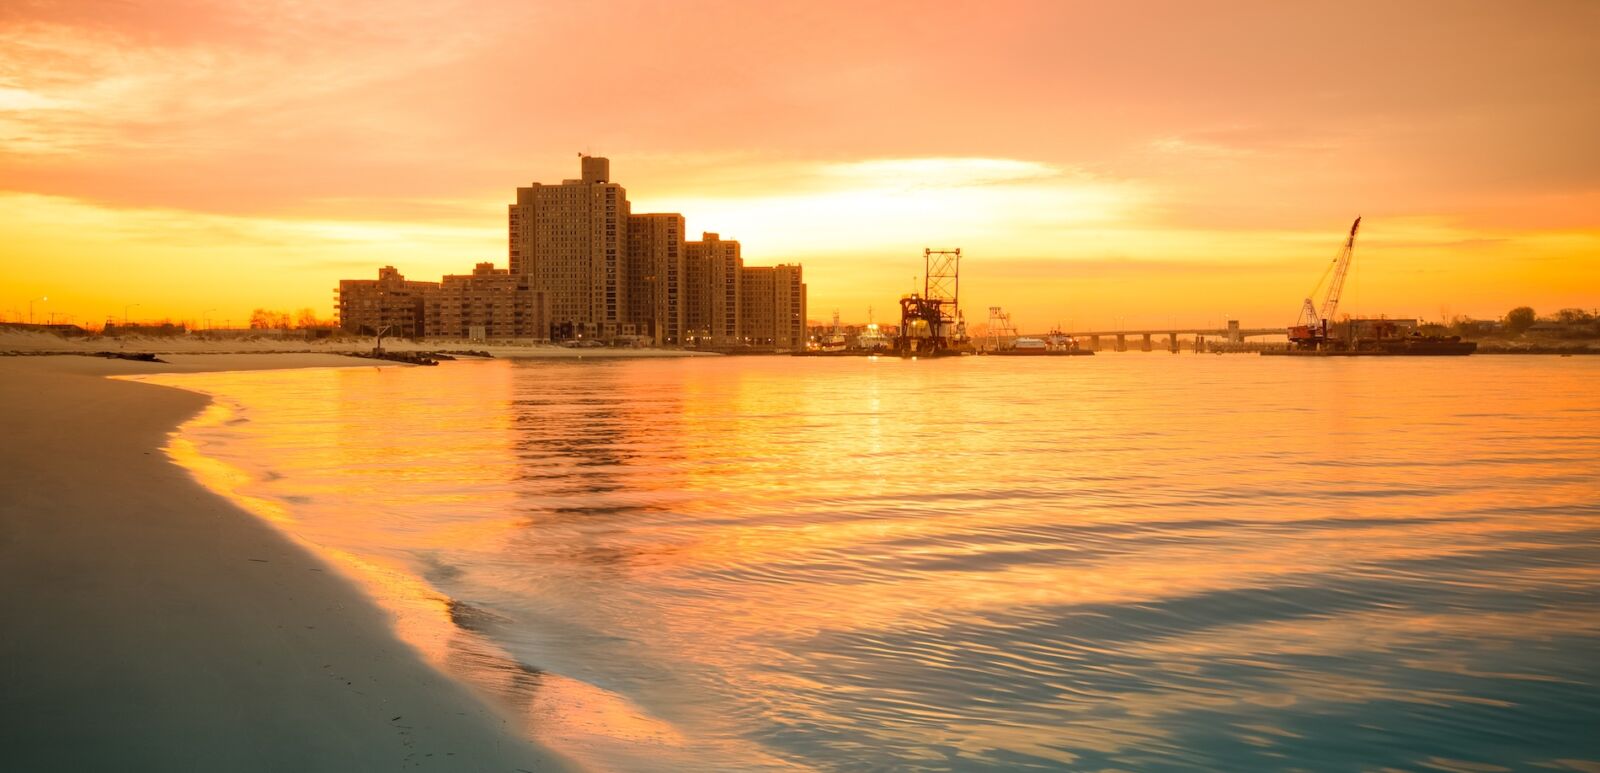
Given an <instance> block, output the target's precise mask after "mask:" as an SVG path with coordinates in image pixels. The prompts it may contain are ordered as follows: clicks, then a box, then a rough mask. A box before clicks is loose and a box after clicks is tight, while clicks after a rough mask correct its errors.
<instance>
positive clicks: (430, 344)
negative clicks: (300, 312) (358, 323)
mask: <svg viewBox="0 0 1600 773" xmlns="http://www.w3.org/2000/svg"><path fill="white" fill-rule="evenodd" d="M372 344H373V340H372V339H371V338H330V339H323V340H320V341H307V340H304V339H294V338H286V339H278V338H269V337H261V338H228V339H206V338H203V337H199V336H172V337H143V336H126V337H112V338H100V337H93V338H63V337H61V336H58V335H55V334H53V333H37V332H31V331H22V330H5V331H0V352H22V353H28V354H34V353H42V352H101V351H111V352H153V353H156V354H173V353H185V354H237V353H260V352H317V353H337V352H353V351H371V350H372ZM383 348H385V349H390V350H393V351H398V352H404V351H412V352H415V351H424V352H432V351H448V350H471V351H482V352H488V353H490V354H492V355H494V356H495V357H502V358H510V359H521V358H542V357H552V358H572V357H584V358H590V357H593V358H601V357H715V356H718V355H716V354H713V353H710V352H691V351H684V350H681V349H610V348H593V349H589V348H585V349H575V348H568V347H565V346H555V345H549V344H544V345H527V346H507V345H494V344H482V343H471V342H468V341H435V340H428V341H420V342H419V341H408V340H406V339H403V338H385V339H384V341H383Z"/></svg>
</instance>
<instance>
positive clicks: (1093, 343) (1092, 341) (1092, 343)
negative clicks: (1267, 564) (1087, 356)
mask: <svg viewBox="0 0 1600 773" xmlns="http://www.w3.org/2000/svg"><path fill="white" fill-rule="evenodd" d="M1089 351H1091V352H1098V351H1100V336H1089Z"/></svg>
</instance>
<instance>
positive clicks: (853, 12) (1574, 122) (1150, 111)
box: [0, 0, 1600, 330]
mask: <svg viewBox="0 0 1600 773" xmlns="http://www.w3.org/2000/svg"><path fill="white" fill-rule="evenodd" d="M1597 40H1600V3H1595V2H1582V1H1581V0H1573V1H1572V2H1556V1H1550V2H1520V3H1513V2H1466V1H1462V2H1370V3H1369V2H1349V1H1347V0H1346V1H1341V2H1319V3H1313V2H1234V3H1191V2H1171V3H1144V2H1131V3H1107V2H1097V3H1069V2H1039V3H1011V2H987V3H961V4H957V3H928V2H904V3H899V2H873V3H861V2H839V3H825V2H816V1H815V0H812V1H808V2H794V3H777V2H771V3H748V2H671V3H581V2H571V3H567V2H562V3H548V2H541V3H534V2H507V3H501V4H492V3H487V2H460V3H450V2H409V1H408V0H385V1H384V2H340V3H315V2H274V1H273V0H258V1H255V2H240V3H236V4H235V3H209V2H190V1H174V0H167V1H165V2H139V1H138V0H133V1H131V2H91V1H88V0H80V1H79V2H61V3H52V2H29V0H22V1H21V2H16V1H15V0H13V1H12V2H6V3H4V4H3V5H0V143H3V144H0V315H3V316H4V317H5V318H6V319H16V318H17V317H18V315H21V316H22V317H24V318H25V317H26V315H27V313H28V303H29V300H30V299H38V298H42V297H46V296H48V297H49V300H48V301H42V302H41V301H36V302H35V304H34V315H35V317H36V319H39V320H40V321H43V319H44V318H45V316H46V315H48V314H50V313H52V312H53V313H55V314H56V316H57V320H58V321H62V320H65V319H68V318H70V319H71V321H74V322H79V323H85V322H93V323H99V322H103V321H104V320H105V319H106V318H107V317H108V316H110V317H121V316H122V314H123V313H124V311H125V309H126V310H127V311H128V313H129V314H130V315H131V316H132V317H134V318H140V319H144V318H162V317H171V318H175V319H193V320H199V319H200V318H201V317H202V316H203V315H208V316H209V317H210V318H211V319H212V322H213V324H221V323H222V321H224V320H231V321H232V323H233V324H236V325H237V324H242V322H243V321H244V319H245V318H246V317H248V315H249V311H250V309H252V308H254V307H258V306H262V307H271V308H278V309H284V310H293V309H298V308H301V307H307V306H309V307H314V308H315V309H317V311H318V312H319V313H321V314H323V315H325V316H331V315H332V306H333V295H334V287H335V286H336V285H337V282H338V280H339V279H340V278H365V277H371V276H374V275H375V272H376V268H377V267H378V266H380V265H385V264H393V265H395V266H397V267H399V268H400V270H401V271H402V272H404V273H405V274H406V275H407V276H408V277H411V278H417V279H434V280H436V279H437V278H438V277H439V275H440V274H442V273H463V272H466V271H468V270H470V268H471V266H472V264H473V263H475V262H478V261H486V260H492V261H494V262H495V263H496V264H498V265H502V266H503V265H504V264H505V259H506V257H505V256H506V245H505V232H506V229H505V205H506V204H507V203H508V202H509V201H511V199H512V198H513V197H514V189H515V188H516V187H517V186H518V185H526V184H528V183H530V182H533V181H540V182H559V181H560V180H561V179H562V178H565V177H572V176H575V175H576V173H577V158H576V156H577V155H578V154H579V153H583V152H587V153H591V154H594V155H603V156H608V157H609V158H611V159H612V167H611V168H612V177H613V179H614V180H616V181H617V182H620V183H622V184H623V185H624V186H626V188H627V189H628V195H629V198H630V199H631V200H632V202H633V209H634V211H635V212H649V211H675V212H681V213H683V214H684V216H685V217H686V218H687V220H688V226H689V231H690V233H691V234H698V233H700V232H701V231H716V232H719V233H720V234H722V236H723V237H724V238H732V239H738V240H740V241H741V242H743V244H744V255H745V260H746V263H747V264H752V265H768V264H772V263H779V262H794V261H799V262H802V263H803V264H804V265H805V272H806V280H807V283H808V284H809V286H810V316H811V317H812V318H813V319H818V320H822V319H826V318H828V317H829V316H830V315H831V314H832V311H833V309H835V308H838V309H840V310H841V313H842V315H843V317H844V318H845V319H846V320H864V319H865V318H866V316H867V309H868V307H872V308H873V309H875V311H876V314H877V317H878V318H879V319H880V320H882V319H888V318H890V317H891V316H892V314H893V311H892V310H893V308H894V304H895V301H896V299H897V298H898V297H899V295H900V294H902V293H903V292H905V291H906V290H908V289H910V287H911V284H912V277H913V276H914V275H916V274H918V273H919V272H920V270H921V260H922V258H921V256H922V249H923V248H924V247H928V246H932V247H945V246H949V247H961V248H962V249H963V252H964V253H965V254H966V255H967V261H966V263H965V271H964V275H963V285H962V290H963V302H964V304H963V305H964V306H965V307H966V309H967V316H968V318H969V319H971V320H975V321H981V319H982V318H983V317H985V316H986V314H987V312H986V310H985V309H986V307H988V306H990V305H1001V306H1005V307H1007V308H1008V309H1009V310H1011V311H1013V314H1014V316H1015V317H1016V318H1017V319H1019V320H1020V321H1021V323H1022V327H1024V328H1025V329H1030V330H1032V329H1044V328H1046V327H1048V326H1050V325H1054V324H1058V323H1059V324H1061V325H1064V326H1066V325H1070V326H1072V327H1076V328H1084V327H1090V326H1093V327H1113V326H1117V325H1121V326H1125V327H1129V328H1133V327H1140V326H1146V325H1148V326H1159V325H1164V324H1169V323H1177V324H1201V323H1214V322H1216V321H1218V320H1220V319H1222V318H1224V317H1229V316H1231V317H1236V318H1240V319H1242V320H1244V321H1245V323H1246V324H1247V325H1251V326H1255V325H1260V326H1269V325H1277V324H1287V323H1289V322H1290V321H1292V320H1293V319H1294V317H1295V314H1296V312H1297V310H1298V308H1299V305H1300V299H1301V298H1303V297H1304V296H1305V294H1306V292H1307V291H1309V290H1310V289H1311V286H1312V285H1313V284H1314V283H1315V282H1316V280H1317V278H1318V276H1319V275H1320V274H1321V272H1322V270H1323V268H1324V265H1325V264H1326V262H1327V261H1328V260H1329V259H1330V258H1332V257H1333V255H1334V253H1335V252H1336V251H1337V249H1338V247H1339V244H1340V240H1341V239H1342V237H1343V234H1344V233H1345V231H1346V230H1347V229H1348V228H1349V225H1350V221H1351V220H1352V219H1354V218H1355V217H1356V216H1357V215H1362V216H1364V217H1365V220H1364V221H1363V228H1362V236H1361V239H1360V241H1359V242H1358V244H1357V257H1356V260H1357V264H1356V265H1357V268H1356V270H1355V273H1354V275H1353V277H1352V280H1351V285H1350V289H1349V291H1348V292H1347V297H1348V303H1347V305H1346V307H1345V308H1346V310H1348V311H1351V312H1354V313H1371V314H1378V313H1386V314H1389V315H1392V316H1421V317H1424V318H1430V319H1437V318H1439V317H1440V316H1442V315H1443V316H1450V315H1456V314H1468V315H1474V316H1481V317H1490V316H1498V315H1501V314H1503V313H1504V312H1505V311H1506V309H1508V308H1510V307H1512V306H1515V305H1521V304H1529V305H1532V306H1534V307H1535V308H1537V309H1538V310H1539V311H1540V312H1550V311H1554V310H1556V309H1557V308H1560V307H1564V306H1583V307H1585V308H1588V307H1594V306H1597V305H1600V139H1597V138H1600V44H1597V43H1596V41H1597ZM129 304H137V305H136V306H133V307H132V308H128V305H129Z"/></svg>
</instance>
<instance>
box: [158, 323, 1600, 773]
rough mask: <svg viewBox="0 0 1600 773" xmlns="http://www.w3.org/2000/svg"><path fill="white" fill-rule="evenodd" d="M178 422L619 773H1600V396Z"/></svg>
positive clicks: (1079, 365)
mask: <svg viewBox="0 0 1600 773" xmlns="http://www.w3.org/2000/svg"><path fill="white" fill-rule="evenodd" d="M147 380H149V381H154V382H157V383H163V384H168V385H173V386H180V387H183V388H187V389H194V390H199V391H203V392H207V393H210V394H212V395H213V396H214V397H215V403H214V406H213V408H212V409H211V410H209V411H208V412H207V413H206V414H205V415H203V416H201V417H200V418H198V419H196V420H195V421H193V422H191V423H189V424H188V425H186V426H185V427H184V428H182V430H181V431H180V432H179V433H177V434H176V435H175V436H174V439H173V441H172V446H171V449H170V450H171V453H172V454H173V456H174V458H176V459H177V460H178V461H179V462H180V463H183V464H185V465H186V466H189V467H190V468H191V469H192V470H193V471H194V472H195V473H196V475H197V476H198V477H199V478H200V479H201V480H202V481H203V482H205V483H206V485H208V486H211V487H212V488H214V489H216V490H218V491H220V492H222V493H224V494H226V495H228V496H230V497H233V498H234V499H235V500H237V501H239V502H240V503H241V504H243V505H245V506H246V507H248V508H250V509H252V510H253V511H255V512H257V513H259V514H261V515H262V516H264V517H268V518H271V519H273V520H274V522H276V523H277V524H279V525H280V526H281V528H283V529H284V530H285V531H287V532H289V533H290V534H292V535H294V536H295V537H296V538H297V539H299V540H301V541H303V542H304V543H305V544H307V545H309V546H311V547H312V548H313V549H314V550H316V551H318V552H320V553H321V554H322V555H323V556H325V557H327V558H328V560H329V561H331V562H333V563H334V564H335V565H337V566H339V567H341V568H343V569H345V570H346V571H347V572H348V573H349V574H350V576H351V577H353V578H355V579H357V581H359V582H360V583H362V584H363V585H364V587H365V588H366V589H367V590H368V591H369V592H370V593H371V594H372V595H373V596H374V597H375V598H376V599H377V600H378V601H379V602H380V603H382V604H383V605H384V606H385V607H386V608H388V609H389V610H390V611H391V612H392V613H393V615H394V617H395V621H396V626H397V630H398V631H399V632H400V633H401V635H402V636H403V637H404V638H405V639H406V641H408V642H410V643H411V644H412V645H413V646H415V647H416V648H417V649H418V650H419V652H422V653H423V654H424V655H425V656H426V657H427V658H429V659H430V660H431V661H432V662H434V663H435V664H436V665H438V666H439V667H440V668H442V669H444V670H446V671H448V672H449V673H451V674H452V675H454V676H456V677H458V678H460V679H462V680H464V681H467V682H469V683H471V684H473V685H475V686H476V687H477V688H478V689H480V690H482V691H483V692H484V693H485V694H486V695H488V696H490V698H491V699H492V700H495V701H497V702H499V703H500V704H501V705H502V706H503V707H505V708H506V710H507V712H508V714H509V715H510V716H512V717H515V718H516V719H517V720H518V721H520V722H522V723H523V725H524V729H525V731H526V732H528V733H529V734H531V735H533V736H534V737H536V738H538V739H539V740H541V741H543V742H545V743H548V744H550V745H552V746H554V747H556V748H557V749H559V750H561V751H564V752H566V753H568V754H570V755H571V756H572V757H573V758H575V759H577V760H579V761H580V762H582V763H584V764H587V765H589V766H592V767H594V768H597V769H616V770H661V769H681V770H787V769H795V770H819V771H877V770H929V771H937V770H972V771H982V770H1112V769H1115V770H1185V769H1193V770H1201V769H1204V770H1282V769H1296V768H1298V769H1308V770H1383V769H1403V770H1452V771H1457V770H1458V771H1496V770H1527V769H1550V770H1577V771H1597V770H1600V391H1597V385H1600V358H1557V357H1490V356H1476V357H1469V358H1459V359H1455V358H1453V359H1440V360H1433V359H1428V358H1419V359H1352V360H1344V359H1330V360H1308V359H1297V358H1263V357H1253V356H1242V355H1241V356H1197V355H1192V354H1184V355H1169V354H1165V353H1151V354H1144V353H1128V354H1102V355H1100V356H1097V357H1094V358H1067V359H1064V360H1057V359H1050V360H1032V359H1028V360H1018V359H1011V358H991V357H971V358H962V359H955V360H940V361H900V360H891V359H883V360H877V359H872V360H869V359H809V360H802V359H793V358H784V357H749V358H726V359H694V360H662V359H639V360H598V361H583V362H565V361H484V362H477V361H474V362H467V361H462V362H455V363H446V364H444V365H442V366H440V367H438V368H395V367H386V368H359V367H358V368H345V369H320V370H302V371H274V372H252V373H218V374H194V375H174V376H160V377H153V378H150V379H147Z"/></svg>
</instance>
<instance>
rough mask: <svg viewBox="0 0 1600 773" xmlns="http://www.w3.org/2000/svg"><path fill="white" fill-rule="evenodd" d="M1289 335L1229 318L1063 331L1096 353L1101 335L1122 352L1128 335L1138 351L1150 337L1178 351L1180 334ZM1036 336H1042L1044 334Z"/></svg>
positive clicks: (1231, 338) (1238, 340) (1237, 339)
mask: <svg viewBox="0 0 1600 773" xmlns="http://www.w3.org/2000/svg"><path fill="white" fill-rule="evenodd" d="M1288 334H1289V330H1288V328H1285V327H1240V326H1239V323H1238V321H1237V320H1229V321H1228V326H1227V327H1180V328H1171V327H1162V328H1153V329H1149V330H1083V331H1068V332H1066V333H1065V335H1069V336H1072V337H1073V338H1076V339H1078V340H1079V341H1083V340H1087V341H1088V342H1089V348H1090V349H1091V350H1093V351H1097V352H1098V351H1100V339H1101V338H1111V339H1115V340H1116V346H1115V351H1119V352H1125V351H1127V350H1128V337H1129V336H1138V337H1140V338H1141V339H1142V341H1141V345H1140V348H1139V350H1140V351H1144V352H1149V351H1154V347H1153V346H1152V339H1153V338H1155V337H1157V336H1166V337H1167V345H1166V347H1165V348H1166V349H1167V351H1172V352H1175V351H1178V336H1180V335H1181V336H1194V338H1195V341H1196V342H1197V343H1198V342H1200V341H1202V340H1204V339H1205V338H1207V337H1212V338H1222V339H1224V340H1226V341H1227V342H1228V343H1230V344H1243V343H1244V339H1246V338H1256V337H1259V336H1283V337H1285V338H1287V337H1288ZM1036 337H1039V338H1042V337H1043V335H1040V336H1036ZM1200 348H1201V347H1200V346H1198V345H1197V346H1195V349H1197V350H1198V349H1200Z"/></svg>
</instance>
